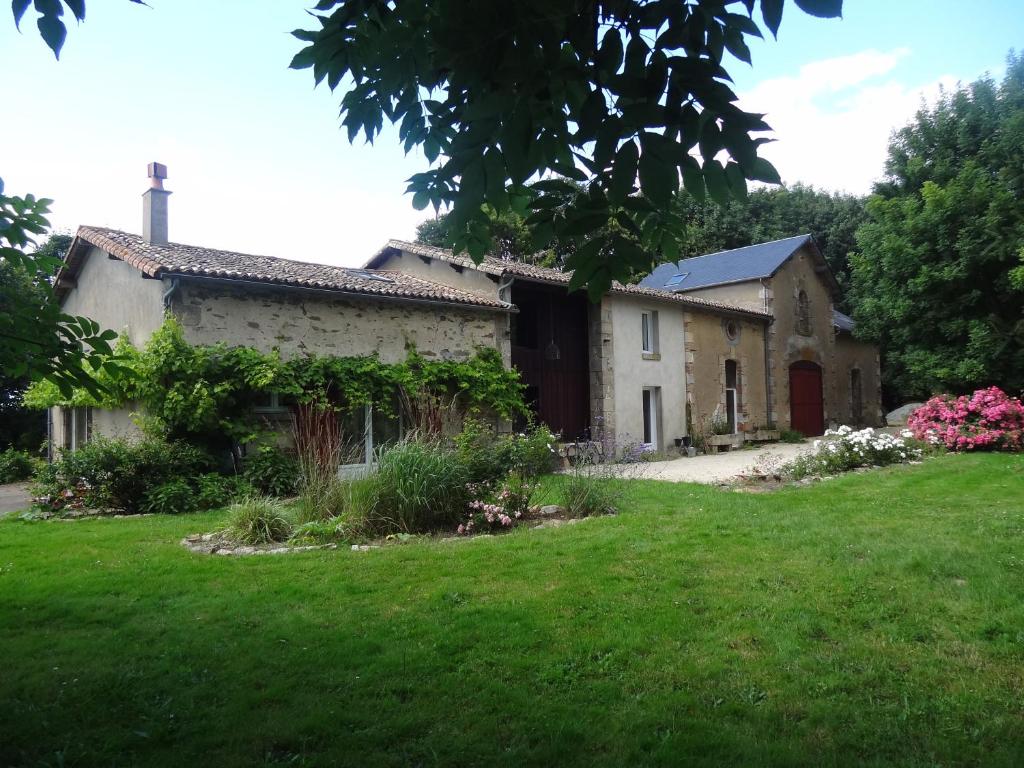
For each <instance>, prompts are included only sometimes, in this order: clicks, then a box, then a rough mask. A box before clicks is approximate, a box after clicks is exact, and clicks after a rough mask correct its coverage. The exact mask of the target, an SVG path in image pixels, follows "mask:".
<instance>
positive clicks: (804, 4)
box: [795, 0, 843, 19]
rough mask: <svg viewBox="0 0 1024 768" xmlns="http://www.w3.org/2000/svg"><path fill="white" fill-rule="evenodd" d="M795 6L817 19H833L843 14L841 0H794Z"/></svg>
mask: <svg viewBox="0 0 1024 768" xmlns="http://www.w3.org/2000/svg"><path fill="white" fill-rule="evenodd" d="M795 2H796V7H797V8H799V9H800V10H802V11H803V12H804V13H809V14H810V15H811V16H817V17H818V18H819V19H834V18H839V17H841V16H842V15H843V0H795Z"/></svg>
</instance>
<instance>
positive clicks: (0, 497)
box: [0, 483, 32, 515]
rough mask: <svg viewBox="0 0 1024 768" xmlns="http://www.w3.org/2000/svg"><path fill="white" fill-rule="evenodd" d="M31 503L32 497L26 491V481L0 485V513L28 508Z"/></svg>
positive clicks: (4, 513)
mask: <svg viewBox="0 0 1024 768" xmlns="http://www.w3.org/2000/svg"><path fill="white" fill-rule="evenodd" d="M31 503H32V497H31V496H29V493H28V483H10V484H9V485H0V515H6V514H7V513H8V512H20V511H21V510H23V509H28V507H29V504H31Z"/></svg>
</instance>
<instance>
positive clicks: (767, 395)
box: [760, 277, 777, 428]
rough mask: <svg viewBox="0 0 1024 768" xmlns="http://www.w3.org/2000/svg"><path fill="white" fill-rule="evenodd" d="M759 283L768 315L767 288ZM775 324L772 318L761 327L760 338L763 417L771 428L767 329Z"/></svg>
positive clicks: (769, 359)
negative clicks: (762, 373) (761, 345)
mask: <svg viewBox="0 0 1024 768" xmlns="http://www.w3.org/2000/svg"><path fill="white" fill-rule="evenodd" d="M760 283H761V302H762V305H763V306H764V311H765V314H768V286H766V285H765V284H764V278H763V277H762V278H761V280H760ZM774 322H775V318H774V317H772V318H770V319H769V320H768V322H766V323H765V324H764V325H762V326H761V338H762V339H763V340H764V398H765V413H764V417H765V419H766V420H767V421H768V424H769V425H770V426H771V427H773V428H774V427H775V426H777V425H776V424H775V420H774V419H773V418H772V368H771V365H772V361H771V353H770V350H769V349H768V328H769V327H770V326H771V325H772V323H774Z"/></svg>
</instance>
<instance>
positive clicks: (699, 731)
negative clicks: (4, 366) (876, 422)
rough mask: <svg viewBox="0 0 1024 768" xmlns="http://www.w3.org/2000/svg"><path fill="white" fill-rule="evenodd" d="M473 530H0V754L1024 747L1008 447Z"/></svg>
mask: <svg viewBox="0 0 1024 768" xmlns="http://www.w3.org/2000/svg"><path fill="white" fill-rule="evenodd" d="M628 506H629V509H628V510H627V511H625V512H624V513H623V514H621V515H619V516H617V517H613V518H602V519H595V520H589V521H586V522H584V523H582V524H579V525H575V526H565V527H562V528H557V529H551V530H542V531H517V532H514V533H512V534H510V535H507V536H501V537H495V538H491V539H482V540H475V541H457V542H415V543H412V544H406V545H399V546H394V547H390V548H386V549H382V550H377V551H371V552H350V551H348V550H338V551H321V552H312V553H306V554H295V555H284V556H265V557H258V558H253V557H248V558H218V557H211V556H200V555H193V554H190V553H189V552H187V551H185V550H184V549H183V548H182V547H180V546H179V545H178V540H179V539H180V538H181V537H182V536H183V535H185V534H186V533H191V532H196V531H203V530H211V529H213V528H215V527H217V526H218V525H219V524H220V522H221V520H222V517H223V513H211V514H204V515H196V516H187V517H148V518H140V519H120V520H110V519H108V520H94V521H87V522H74V523H60V522H53V523H43V522H35V523H25V522H21V521H17V520H11V519H8V520H4V521H0V656H2V663H3V667H2V670H0V706H2V718H3V719H2V725H0V765H66V766H73V765H175V766H181V765H184V766H205V765H217V766H234V765H334V764H344V765H358V766H372V765H395V766H399V765H477V766H489V765H496V764H505V765H520V764H533V765H545V766H548V765H588V766H589V765H605V766H624V765H680V764H687V765H708V766H712V765H714V766H718V765H743V766H750V765H786V766H789V765H808V766H811V765H813V766H821V765H871V766H876V765H898V766H947V765H985V766H998V765H1002V766H1012V765H1018V766H1019V765H1021V764H1024V457H1021V456H1015V457H1011V456H1005V455H978V456H947V457H942V458H938V459H934V460H931V461H929V462H926V463H925V464H924V465H921V466H915V467H897V468H891V469H888V470H879V471H875V472H870V473H864V474H855V475H850V476H847V477H844V478H840V479H836V480H831V481H827V482H823V483H820V484H817V485H814V486H809V487H800V488H793V489H787V490H784V491H781V492H778V493H773V494H758V495H755V494H739V493H729V492H724V491H719V490H716V489H713V488H704V487H698V486H692V485H673V484H667V483H656V482H643V481H637V482H636V483H635V490H634V492H633V494H632V496H631V499H630V501H629V505H628Z"/></svg>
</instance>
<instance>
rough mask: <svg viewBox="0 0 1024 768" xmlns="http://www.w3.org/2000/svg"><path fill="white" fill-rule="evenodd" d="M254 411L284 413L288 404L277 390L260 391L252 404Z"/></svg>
mask: <svg viewBox="0 0 1024 768" xmlns="http://www.w3.org/2000/svg"><path fill="white" fill-rule="evenodd" d="M253 410H254V411H256V413H285V412H287V411H288V406H287V405H286V404H285V402H284V398H283V397H282V396H281V395H280V394H279V393H278V392H260V393H259V395H257V397H256V403H255V405H254V406H253Z"/></svg>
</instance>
